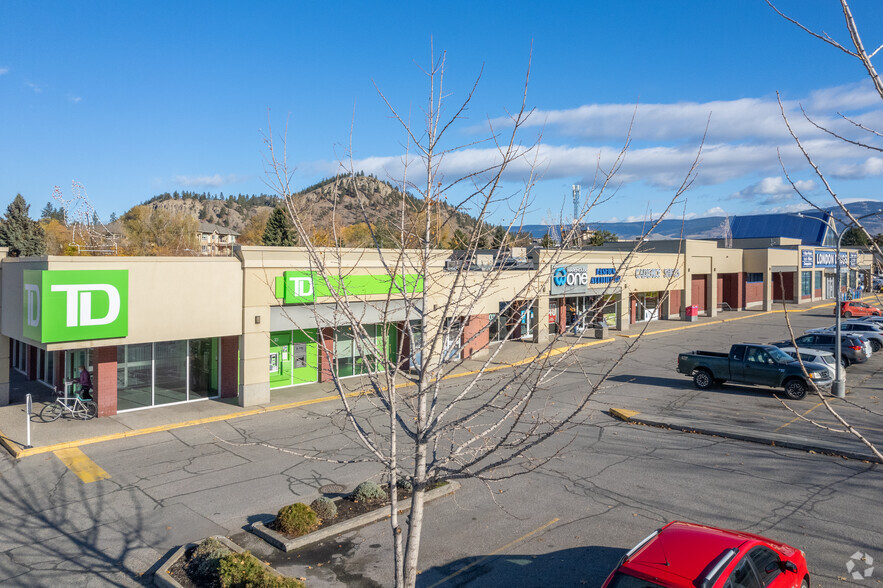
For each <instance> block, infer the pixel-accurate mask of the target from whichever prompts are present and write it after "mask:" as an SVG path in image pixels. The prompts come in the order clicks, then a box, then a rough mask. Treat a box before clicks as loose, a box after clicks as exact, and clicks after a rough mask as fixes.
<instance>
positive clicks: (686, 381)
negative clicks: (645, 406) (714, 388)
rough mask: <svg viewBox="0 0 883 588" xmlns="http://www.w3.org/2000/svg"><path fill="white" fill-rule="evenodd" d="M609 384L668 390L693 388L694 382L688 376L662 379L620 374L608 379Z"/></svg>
mask: <svg viewBox="0 0 883 588" xmlns="http://www.w3.org/2000/svg"><path fill="white" fill-rule="evenodd" d="M607 381H608V382H619V383H622V384H638V385H640V386H665V387H668V388H693V387H694V386H693V380H692V379H690V378H688V377H687V376H683V377H680V378H660V377H659V376H640V375H636V374H620V375H617V376H610V377H609V378H607Z"/></svg>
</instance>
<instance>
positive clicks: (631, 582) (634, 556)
mask: <svg viewBox="0 0 883 588" xmlns="http://www.w3.org/2000/svg"><path fill="white" fill-rule="evenodd" d="M755 586H756V587H760V586H764V587H766V588H786V587H787V588H792V587H797V586H800V588H809V570H808V569H807V565H806V554H805V553H803V551H801V550H800V549H797V548H796V547H791V546H790V545H788V544H786V543H782V542H780V541H775V540H773V539H768V538H766V537H761V536H760V535H754V534H753V533H745V532H743V531H730V530H728V529H718V528H715V527H708V526H706V525H697V524H694V523H685V522H681V521H674V522H671V523H669V524H667V525H665V526H664V527H662V528H661V529H659V530H657V531H655V532H654V533H653V534H651V535H650V536H649V537H647V538H646V539H644V540H643V541H641V542H640V543H638V544H637V545H636V546H635V547H633V548H632V549H630V550H629V551H628V552H627V553H626V554H625V555H624V556H623V558H622V559H621V560H620V562H619V565H618V566H617V567H616V569H615V570H613V572H612V573H611V574H610V576H609V577H608V578H607V581H606V582H604V586H603V588H724V587H726V588H731V587H732V588H736V587H739V588H742V587H755Z"/></svg>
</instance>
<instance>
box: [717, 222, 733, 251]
mask: <svg viewBox="0 0 883 588" xmlns="http://www.w3.org/2000/svg"><path fill="white" fill-rule="evenodd" d="M720 228H721V232H722V233H723V237H724V247H725V248H727V249H732V248H733V231H732V229H730V215H725V216H724V220H723V222H721V224H720Z"/></svg>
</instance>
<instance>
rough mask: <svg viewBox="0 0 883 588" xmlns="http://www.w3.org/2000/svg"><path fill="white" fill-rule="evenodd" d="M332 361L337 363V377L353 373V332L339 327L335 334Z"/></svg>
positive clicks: (347, 328) (348, 328)
mask: <svg viewBox="0 0 883 588" xmlns="http://www.w3.org/2000/svg"><path fill="white" fill-rule="evenodd" d="M335 335H336V336H335V341H334V360H335V362H336V363H337V377H338V378H345V377H347V376H352V375H353V373H354V371H353V330H352V328H350V327H341V328H339V329H337V332H336V333H335Z"/></svg>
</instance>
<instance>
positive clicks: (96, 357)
mask: <svg viewBox="0 0 883 588" xmlns="http://www.w3.org/2000/svg"><path fill="white" fill-rule="evenodd" d="M92 353H93V355H92V364H93V365H92V370H93V371H94V372H95V373H94V374H93V382H92V383H93V385H94V387H95V389H94V390H93V394H94V396H95V404H96V405H97V406H98V416H100V417H103V416H113V415H115V414H116V413H117V348H116V345H112V346H110V347H96V348H95V349H93V352H92Z"/></svg>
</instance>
